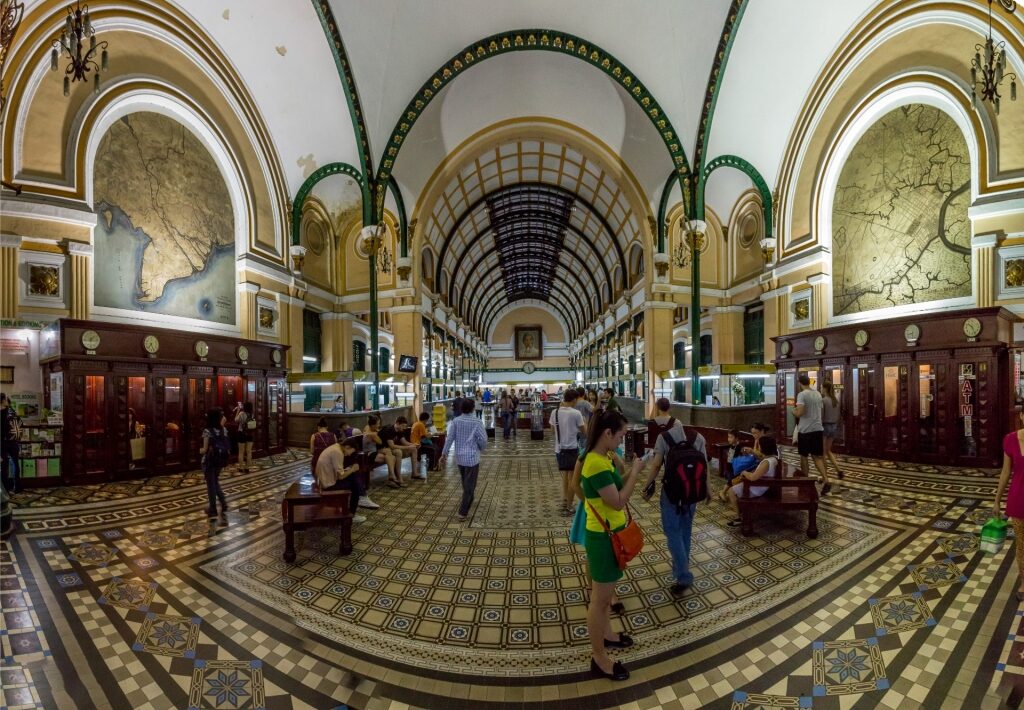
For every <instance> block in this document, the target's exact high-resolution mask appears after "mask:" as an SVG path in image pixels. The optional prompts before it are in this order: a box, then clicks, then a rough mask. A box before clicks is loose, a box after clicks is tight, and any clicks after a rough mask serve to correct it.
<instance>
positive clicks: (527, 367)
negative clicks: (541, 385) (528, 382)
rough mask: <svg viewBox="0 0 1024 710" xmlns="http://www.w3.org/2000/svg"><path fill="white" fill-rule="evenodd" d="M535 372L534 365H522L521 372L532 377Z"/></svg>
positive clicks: (529, 363) (530, 363)
mask: <svg viewBox="0 0 1024 710" xmlns="http://www.w3.org/2000/svg"><path fill="white" fill-rule="evenodd" d="M536 371H537V366H536V365H534V364H533V363H532V362H528V363H526V364H525V365H523V372H525V373H526V374H527V375H532V374H533V373H534V372H536Z"/></svg>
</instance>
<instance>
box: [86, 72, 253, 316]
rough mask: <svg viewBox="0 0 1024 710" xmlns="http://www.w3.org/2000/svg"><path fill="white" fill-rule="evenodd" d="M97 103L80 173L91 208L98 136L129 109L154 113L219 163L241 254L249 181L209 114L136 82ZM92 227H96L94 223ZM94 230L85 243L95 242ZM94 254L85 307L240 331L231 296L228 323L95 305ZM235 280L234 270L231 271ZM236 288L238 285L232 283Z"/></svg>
mask: <svg viewBox="0 0 1024 710" xmlns="http://www.w3.org/2000/svg"><path fill="white" fill-rule="evenodd" d="M96 105H99V106H100V108H99V111H98V113H97V115H96V116H95V120H94V121H93V123H92V128H91V130H90V131H89V134H88V136H87V137H86V142H85V148H84V156H83V157H84V160H85V173H84V176H83V178H84V182H85V184H84V191H85V200H86V202H87V204H88V205H89V207H90V208H93V206H94V201H95V196H94V194H93V193H94V183H95V173H94V171H95V162H96V152H97V150H99V144H100V141H101V140H102V139H103V137H104V136H105V135H106V133H107V130H108V129H109V128H110V127H111V126H112V125H113V124H114V123H115V122H116V121H118V120H119V119H121V118H123V117H124V116H128V115H130V114H133V113H142V112H149V113H157V114H160V115H162V116H165V117H167V118H170V119H172V120H174V121H177V122H178V123H180V124H182V125H183V126H184V127H185V128H187V129H188V130H189V131H191V133H192V135H193V136H195V138H196V139H198V140H199V142H200V143H202V145H203V147H204V148H206V150H207V151H209V153H210V156H211V157H212V158H213V160H214V162H215V163H216V165H217V167H218V168H219V169H220V173H221V177H222V178H223V179H224V183H225V185H226V187H227V190H228V194H229V195H230V196H231V207H232V213H233V217H234V220H235V235H234V247H235V258H236V259H237V258H238V257H239V256H240V255H244V254H245V253H246V252H247V251H248V248H249V235H250V232H251V225H252V214H251V211H252V205H251V204H250V202H249V200H248V194H249V186H248V184H247V183H246V180H245V176H244V173H243V171H242V170H241V167H240V166H239V165H238V163H237V161H236V160H235V158H234V156H233V155H232V153H231V151H230V150H229V149H228V147H227V145H226V144H225V142H224V139H223V136H222V135H221V134H220V132H219V131H217V130H216V128H215V126H214V124H213V122H212V121H211V120H210V118H209V116H206V115H204V114H202V113H200V112H199V109H198V107H192V106H189V105H187V104H185V103H184V102H182V101H181V100H179V98H178V97H176V96H174V95H172V94H170V93H166V92H161V91H155V90H153V89H144V88H140V89H137V90H134V91H128V92H126V93H124V94H122V95H120V96H118V97H116V98H115V99H113V100H111V101H109V102H108V103H106V104H105V105H100V104H95V105H94V106H96ZM94 229H95V228H94ZM95 239H96V237H95V231H94V232H93V235H92V239H91V240H90V243H91V244H92V245H93V247H94V248H95ZM95 268H96V259H95V258H93V259H90V260H89V283H90V288H89V311H90V313H91V314H95V315H99V316H103V317H104V319H107V320H116V321H120V322H125V321H128V322H137V323H145V324H150V325H167V324H170V325H175V326H180V327H187V328H191V329H195V330H199V331H202V332H210V333H230V334H235V335H237V334H239V333H240V332H241V331H242V324H241V322H240V320H241V302H240V300H239V299H238V298H237V297H236V299H235V322H234V324H233V325H227V324H217V323H210V322H208V321H201V320H198V319H194V318H182V317H179V316H169V315H164V314H156V313H145V312H142V311H129V310H125V309H120V308H108V307H103V306H96V305H95V302H94V299H95V289H94V288H92V286H91V285H92V284H94V283H95ZM235 276H236V286H237V276H238V272H237V270H236V272H235ZM236 290H237V289H236Z"/></svg>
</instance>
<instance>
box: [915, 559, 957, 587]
mask: <svg viewBox="0 0 1024 710" xmlns="http://www.w3.org/2000/svg"><path fill="white" fill-rule="evenodd" d="M910 576H912V577H913V578H914V582H916V583H917V587H918V589H920V590H922V591H924V590H925V589H937V588H938V587H946V586H949V585H950V584H956V583H957V582H964V581H966V580H967V578H966V577H964V575H963V573H962V572H961V571H960V568H959V567H958V566H957V565H956V564H954V563H953V562H949V561H945V560H944V561H942V562H929V563H927V564H923V565H916V566H912V567H911V570H910Z"/></svg>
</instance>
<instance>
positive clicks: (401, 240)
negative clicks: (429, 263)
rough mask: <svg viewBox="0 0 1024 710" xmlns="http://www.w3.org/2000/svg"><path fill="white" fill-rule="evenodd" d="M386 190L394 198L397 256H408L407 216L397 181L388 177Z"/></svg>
mask: <svg viewBox="0 0 1024 710" xmlns="http://www.w3.org/2000/svg"><path fill="white" fill-rule="evenodd" d="M388 189H389V190H391V196H392V197H394V198H395V208H396V210H397V212H398V244H399V247H398V248H399V254H398V255H399V256H409V216H408V214H407V213H406V211H405V200H404V199H402V189H401V188H400V187H398V181H396V180H395V178H394V177H391V176H388Z"/></svg>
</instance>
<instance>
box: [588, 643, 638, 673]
mask: <svg viewBox="0 0 1024 710" xmlns="http://www.w3.org/2000/svg"><path fill="white" fill-rule="evenodd" d="M605 643H607V641H606V642H605ZM590 673H591V675H595V676H597V677H598V678H607V679H608V680H628V679H629V671H627V670H626V667H625V666H624V665H622V661H615V663H613V664H612V672H611V673H605V672H604V671H603V670H601V666H599V665H597V661H595V660H594V659H593V658H591V659H590Z"/></svg>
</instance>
